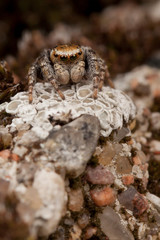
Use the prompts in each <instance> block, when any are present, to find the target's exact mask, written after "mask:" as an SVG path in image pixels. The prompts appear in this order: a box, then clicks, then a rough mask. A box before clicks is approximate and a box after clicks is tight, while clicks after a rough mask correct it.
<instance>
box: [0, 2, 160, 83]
mask: <svg viewBox="0 0 160 240" xmlns="http://www.w3.org/2000/svg"><path fill="white" fill-rule="evenodd" d="M0 12H1V17H0V58H1V59H2V58H4V59H6V60H7V62H8V63H9V65H10V67H11V69H12V70H13V71H14V72H15V73H16V74H17V75H18V76H19V77H23V78H24V77H25V75H26V72H27V69H28V67H29V65H30V64H31V62H32V61H34V59H35V58H36V57H37V56H38V55H39V53H40V51H41V50H42V49H43V48H51V47H54V46H55V45H57V44H59V43H77V44H80V45H89V46H91V47H93V48H94V49H95V50H96V51H97V52H98V53H99V54H100V55H101V57H103V58H104V59H105V60H106V62H107V64H108V66H109V70H110V72H111V75H112V76H113V77H114V76H115V75H116V74H117V73H121V72H126V71H129V70H130V69H132V68H133V67H135V66H137V65H139V64H142V63H144V62H146V61H148V59H149V58H150V57H151V56H152V54H153V53H155V52H157V50H158V49H159V42H160V41H159V40H160V1H158V0H126V1H121V0H76V1H74V0H34V1H33V0H23V1H22V0H14V1H13V0H5V1H0Z"/></svg>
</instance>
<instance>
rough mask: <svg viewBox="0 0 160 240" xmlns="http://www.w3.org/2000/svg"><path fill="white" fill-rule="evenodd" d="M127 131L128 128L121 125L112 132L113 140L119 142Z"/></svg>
mask: <svg viewBox="0 0 160 240" xmlns="http://www.w3.org/2000/svg"><path fill="white" fill-rule="evenodd" d="M129 132H130V131H129V129H128V128H126V127H122V128H121V129H119V130H116V131H115V132H114V133H113V141H114V142H120V141H121V140H122V139H123V138H124V137H125V136H126V135H127V134H128V133H129Z"/></svg>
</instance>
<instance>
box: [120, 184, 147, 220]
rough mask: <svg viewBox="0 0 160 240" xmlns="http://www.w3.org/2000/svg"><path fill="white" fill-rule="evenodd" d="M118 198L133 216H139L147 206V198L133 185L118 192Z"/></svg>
mask: <svg viewBox="0 0 160 240" xmlns="http://www.w3.org/2000/svg"><path fill="white" fill-rule="evenodd" d="M118 200H119V201H120V203H121V204H122V205H123V206H125V207H126V208H127V209H129V210H131V211H133V214H134V215H135V216H140V215H141V214H143V213H144V212H145V211H146V210H147V208H148V202H147V200H146V199H145V198H144V197H143V195H141V194H140V193H139V192H138V191H137V190H136V189H135V188H134V187H133V186H130V187H129V188H128V189H127V190H126V191H124V192H122V193H121V194H119V195H118Z"/></svg>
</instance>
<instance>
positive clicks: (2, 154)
mask: <svg viewBox="0 0 160 240" xmlns="http://www.w3.org/2000/svg"><path fill="white" fill-rule="evenodd" d="M10 155H11V152H10V151H9V150H3V151H1V152H0V157H1V158H3V159H4V160H8V159H9V157H10Z"/></svg>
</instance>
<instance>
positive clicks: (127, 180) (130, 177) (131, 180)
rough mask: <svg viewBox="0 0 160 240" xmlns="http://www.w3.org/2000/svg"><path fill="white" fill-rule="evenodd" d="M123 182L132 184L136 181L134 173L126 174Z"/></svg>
mask: <svg viewBox="0 0 160 240" xmlns="http://www.w3.org/2000/svg"><path fill="white" fill-rule="evenodd" d="M122 182H123V184H124V185H127V186H128V185H130V184H132V183H134V176H133V175H125V176H123V177H122Z"/></svg>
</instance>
